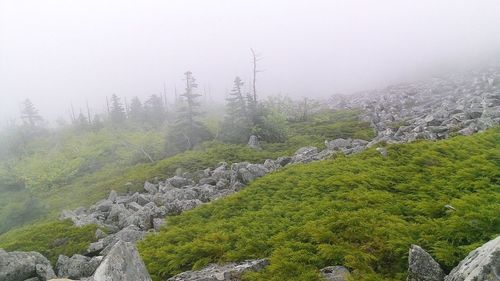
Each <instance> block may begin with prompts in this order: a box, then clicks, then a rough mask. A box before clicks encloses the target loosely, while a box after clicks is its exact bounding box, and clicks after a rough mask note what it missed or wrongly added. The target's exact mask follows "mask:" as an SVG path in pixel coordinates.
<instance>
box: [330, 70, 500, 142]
mask: <svg viewBox="0 0 500 281" xmlns="http://www.w3.org/2000/svg"><path fill="white" fill-rule="evenodd" d="M330 105H331V107H333V108H337V109H339V108H342V109H343V108H361V109H363V110H364V111H365V112H366V114H365V116H364V120H366V121H368V122H370V123H371V125H372V127H373V128H374V129H375V131H376V132H377V136H376V137H375V139H374V140H372V142H371V143H370V145H369V146H372V145H374V144H376V143H379V142H385V143H400V142H411V141H415V140H418V139H429V140H436V139H444V138H447V137H448V136H450V135H453V134H462V135H470V134H473V133H475V132H478V131H483V130H485V129H487V128H489V127H492V126H494V125H495V124H500V70H498V69H489V70H485V71H480V72H470V73H463V74H454V75H448V76H445V77H441V78H433V79H430V80H427V81H421V82H418V83H406V84H399V85H394V86H390V87H387V88H385V89H381V90H375V91H367V92H363V93H356V94H353V95H349V96H335V97H332V100H331V103H330Z"/></svg>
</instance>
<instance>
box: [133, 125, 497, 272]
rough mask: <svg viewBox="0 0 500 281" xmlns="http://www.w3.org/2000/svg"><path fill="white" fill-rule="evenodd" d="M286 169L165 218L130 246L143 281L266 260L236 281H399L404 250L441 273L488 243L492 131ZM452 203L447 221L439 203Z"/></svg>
mask: <svg viewBox="0 0 500 281" xmlns="http://www.w3.org/2000/svg"><path fill="white" fill-rule="evenodd" d="M387 149H388V156H387V157H382V156H381V155H380V154H379V153H378V152H377V151H376V150H375V149H370V150H368V151H365V152H363V153H360V154H356V155H353V156H351V157H337V158H336V159H334V160H327V161H321V162H315V163H310V164H307V165H294V166H291V167H289V168H286V169H284V170H282V171H279V172H276V173H272V174H270V175H268V176H266V177H263V178H261V179H259V180H257V181H255V182H253V183H252V184H250V185H249V186H248V187H246V188H245V189H244V190H242V191H241V192H239V193H237V194H234V195H232V196H230V197H227V198H223V199H220V200H217V201H215V202H213V203H210V204H206V205H203V206H202V207H200V208H197V209H195V210H192V211H189V212H186V213H183V214H181V215H179V216H175V217H170V218H169V219H168V222H167V224H168V226H169V227H167V228H165V229H163V230H162V231H161V232H160V233H157V234H154V235H149V236H148V237H147V238H146V240H144V241H142V242H141V243H140V244H139V249H140V252H141V256H142V257H143V258H144V261H145V263H146V265H147V267H148V269H149V271H150V273H151V274H152V275H153V277H154V280H164V279H165V278H167V277H169V276H172V275H175V274H177V273H179V272H182V271H185V270H190V269H198V268H201V267H203V266H205V265H207V264H208V263H212V262H228V261H240V260H244V259H253V258H264V257H267V258H270V261H271V265H270V266H269V267H268V268H266V269H265V270H263V271H261V272H257V273H251V274H248V275H246V277H245V278H246V280H276V281H281V280H320V276H319V274H318V269H320V268H322V267H325V266H329V265H344V266H346V267H348V268H349V269H351V271H352V273H353V277H354V280H404V279H405V275H406V269H407V253H408V248H409V246H410V245H411V244H418V245H420V246H422V247H423V248H424V249H426V250H428V251H429V252H430V253H431V254H432V255H433V256H434V257H435V258H436V259H437V261H438V262H439V263H440V264H441V265H442V266H443V267H444V268H445V269H446V270H450V269H451V268H452V267H453V266H455V265H456V264H457V263H458V262H459V261H460V260H461V259H462V258H464V257H465V255H466V254H467V253H468V251H470V250H471V249H473V248H475V247H477V246H478V245H480V244H481V243H484V242H486V241H487V240H489V239H491V238H493V237H495V236H496V235H499V234H500V216H499V214H500V205H499V204H498V202H500V153H499V151H500V129H499V128H495V129H491V130H489V131H487V132H485V133H481V134H476V135H474V136H470V137H455V138H453V139H449V140H444V141H439V142H430V141H421V142H416V143H412V144H404V145H403V144H402V145H392V146H389V147H388V148H387ZM448 204H449V205H452V206H453V207H454V208H456V211H453V210H450V209H448V208H446V207H445V205H448Z"/></svg>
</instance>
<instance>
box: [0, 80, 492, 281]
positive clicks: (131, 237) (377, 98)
mask: <svg viewBox="0 0 500 281" xmlns="http://www.w3.org/2000/svg"><path fill="white" fill-rule="evenodd" d="M331 106H332V107H333V108H355V107H356V108H359V107H361V108H363V109H364V110H365V112H366V115H365V117H364V118H366V119H367V120H369V121H370V122H371V124H372V126H373V128H374V130H375V131H376V132H377V137H376V138H374V139H373V140H372V141H371V142H367V141H364V140H353V139H336V140H332V141H325V146H326V148H325V149H323V150H319V149H318V148H316V147H303V148H301V149H299V150H298V151H297V152H296V153H295V154H294V155H293V156H291V157H280V158H278V159H268V160H266V161H265V162H264V163H261V164H259V163H257V164H252V163H248V162H243V163H233V164H231V165H230V164H228V163H225V162H223V163H220V164H219V165H218V166H217V167H212V168H207V169H205V170H203V171H199V172H198V173H195V174H194V175H189V176H188V175H187V174H183V175H177V176H174V177H171V178H169V179H167V180H165V181H163V182H158V183H150V182H146V183H145V184H144V192H142V193H134V194H120V195H119V194H117V193H116V192H114V191H113V192H111V193H110V194H109V196H108V198H106V199H103V200H101V201H99V202H97V203H96V204H94V205H92V206H90V207H89V208H83V207H81V208H78V209H76V210H72V211H69V210H66V211H63V213H62V214H61V219H70V220H72V221H73V223H74V224H75V225H76V226H83V225H86V224H97V225H98V226H100V227H102V228H103V229H106V232H107V233H105V232H103V231H102V230H98V231H97V232H96V238H97V239H99V240H98V241H97V242H95V243H92V244H91V245H89V247H88V249H87V253H86V254H85V256H82V255H74V256H72V257H66V256H60V257H59V260H58V262H57V264H56V267H55V272H54V271H52V268H51V267H50V264H49V263H48V262H47V261H46V259H45V260H44V258H43V257H41V255H39V254H37V253H18V252H12V253H6V252H5V251H1V250H0V257H1V260H0V277H2V276H3V277H2V278H4V279H2V278H0V280H9V281H17V280H21V281H23V280H33V281H34V280H48V279H50V278H53V277H55V276H56V275H57V276H58V277H64V278H73V279H80V280H95V281H100V280H150V277H149V274H148V273H147V271H146V269H145V267H144V264H143V263H142V261H141V259H140V257H139V255H138V253H137V250H136V248H135V246H134V245H133V243H134V242H136V241H137V240H140V239H142V238H143V237H144V236H145V235H146V233H147V232H152V231H157V230H159V229H160V228H161V227H162V226H163V225H164V218H165V217H166V216H169V215H176V214H179V213H181V212H183V211H186V210H189V209H192V208H195V207H196V206H198V205H200V204H203V203H206V202H210V201H212V200H217V199H218V198H221V197H224V196H227V195H229V194H232V193H234V192H237V191H238V190H240V189H241V188H243V187H244V186H245V185H247V184H248V183H250V182H251V181H253V180H255V179H257V178H259V177H262V176H264V175H266V174H268V173H270V172H273V171H275V170H277V169H281V168H282V167H285V166H287V165H291V164H296V163H307V162H311V161H317V160H322V159H325V158H329V157H331V156H332V155H334V154H337V153H343V154H352V153H357V152H360V151H362V150H364V149H366V148H367V147H370V146H374V145H377V144H378V143H381V142H385V143H399V142H411V141H414V140H417V139H430V140H435V139H442V138H447V137H449V136H451V135H454V134H464V135H468V134H472V133H475V132H477V131H481V130H484V129H487V128H489V127H491V126H494V125H495V124H500V72H497V71H495V70H488V71H485V72H479V73H472V74H471V75H468V76H460V75H455V76H450V77H447V78H443V79H433V80H431V81H428V82H422V83H415V84H405V85H397V86H392V87H389V88H387V89H385V90H379V91H374V92H368V93H362V94H358V95H353V96H344V97H336V98H334V99H333V100H332V102H331ZM250 145H251V146H252V147H253V148H256V149H257V148H258V143H257V142H256V139H255V138H252V139H251V141H250ZM377 150H378V151H379V152H380V153H381V154H382V155H385V153H387V152H386V151H385V149H384V148H383V147H378V148H377ZM497 240H498V238H497ZM494 241H495V240H494ZM487 245H488V246H487ZM485 247H486V248H487V249H486V250H480V249H481V248H480V249H478V252H477V253H478V254H472V253H471V255H472V256H471V255H470V256H469V257H468V258H467V259H468V260H467V259H466V260H467V261H464V262H463V263H461V264H460V265H459V266H458V267H457V269H456V270H454V271H452V273H451V274H450V275H449V276H448V277H446V279H445V280H450V281H455V280H500V279H494V278H498V274H497V273H498V272H499V271H498V261H497V256H498V247H499V245H498V243H497V242H496V244H495V243H489V244H486V245H485ZM484 255H487V256H488V257H490V256H491V258H489V259H484V258H483V256H484ZM495 255H496V256H495ZM478 258H481V260H480V261H478ZM495 262H496V263H495ZM266 264H267V262H264V261H247V262H245V263H243V264H228V265H223V266H217V265H211V266H209V267H208V268H206V269H204V270H202V271H199V272H187V273H183V274H181V275H179V276H176V277H174V278H173V279H172V280H237V279H238V278H239V277H236V276H240V275H241V273H242V272H243V271H245V270H247V269H248V270H258V269H260V268H262V267H264V266H265V265H266ZM471 265H472V266H475V267H474V268H472V269H471ZM478 268H479V269H478ZM483 269H484V270H483ZM485 270H490V271H489V272H493V273H484V272H485ZM221 272H222V273H221ZM228 272H229V273H228ZM478 272H480V273H478ZM2 274H3V275H2ZM322 274H323V275H324V277H325V278H327V279H328V278H330V279H328V280H342V279H343V278H344V277H343V276H346V275H348V272H347V269H345V268H343V267H341V266H336V267H329V268H325V269H324V270H323V271H322ZM471 274H476V275H477V274H480V275H478V276H483V275H484V274H490V275H484V276H490V277H488V278H493V279H484V278H483V279H467V278H468V277H467V276H470V275H471ZM481 274H483V275H481ZM495 274H496V275H495ZM233 275H234V276H233ZM210 276H212V277H210ZM228 276H229V277H228ZM450 276H451V277H450ZM464 276H465V277H464ZM495 276H496V277H495ZM197 278H198V279H197ZM203 278H205V279H203ZM207 278H208V279H207ZM210 278H212V279H210ZM443 278H444V273H443V272H442V270H440V268H439V265H438V264H437V263H436V262H433V260H432V258H431V257H430V256H429V255H428V254H427V253H425V251H423V250H422V249H421V248H419V247H418V246H414V247H412V249H411V251H410V268H409V277H408V280H443Z"/></svg>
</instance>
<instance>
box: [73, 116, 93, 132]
mask: <svg viewBox="0 0 500 281" xmlns="http://www.w3.org/2000/svg"><path fill="white" fill-rule="evenodd" d="M74 125H75V127H76V128H77V129H78V130H86V129H88V128H89V126H90V124H89V121H88V119H87V117H85V115H83V113H82V112H80V114H79V115H78V118H76V120H75V124H74Z"/></svg>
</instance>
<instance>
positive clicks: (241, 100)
mask: <svg viewBox="0 0 500 281" xmlns="http://www.w3.org/2000/svg"><path fill="white" fill-rule="evenodd" d="M242 86H243V82H242V81H241V78H240V77H236V78H235V79H234V86H233V89H232V90H231V92H230V93H229V96H228V97H227V98H226V116H225V118H224V122H223V123H222V133H221V135H222V138H223V139H224V140H226V141H230V142H238V143H242V142H246V141H248V138H249V137H250V134H251V130H252V123H251V121H250V118H249V116H248V112H247V107H248V101H247V99H246V98H245V97H244V96H243V93H242Z"/></svg>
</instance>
